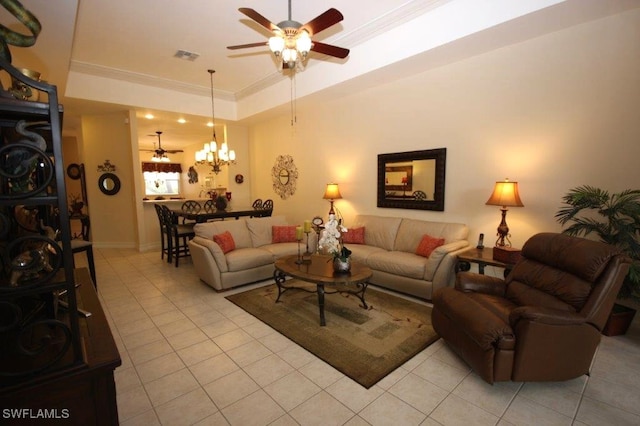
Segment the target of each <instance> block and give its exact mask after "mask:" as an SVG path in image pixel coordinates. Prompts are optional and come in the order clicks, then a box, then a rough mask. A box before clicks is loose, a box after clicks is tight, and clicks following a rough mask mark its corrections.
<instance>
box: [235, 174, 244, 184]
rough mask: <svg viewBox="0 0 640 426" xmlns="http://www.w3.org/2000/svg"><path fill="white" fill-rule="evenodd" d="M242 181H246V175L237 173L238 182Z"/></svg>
mask: <svg viewBox="0 0 640 426" xmlns="http://www.w3.org/2000/svg"><path fill="white" fill-rule="evenodd" d="M242 182H244V176H242V175H241V174H237V175H236V183H242Z"/></svg>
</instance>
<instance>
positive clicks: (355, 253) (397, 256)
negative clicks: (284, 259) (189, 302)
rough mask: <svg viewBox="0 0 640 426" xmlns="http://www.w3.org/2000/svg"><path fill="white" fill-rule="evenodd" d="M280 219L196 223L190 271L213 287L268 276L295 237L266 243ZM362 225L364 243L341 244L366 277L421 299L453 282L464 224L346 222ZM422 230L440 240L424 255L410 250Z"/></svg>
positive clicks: (361, 218) (464, 245) (294, 248)
mask: <svg viewBox="0 0 640 426" xmlns="http://www.w3.org/2000/svg"><path fill="white" fill-rule="evenodd" d="M282 225H287V221H286V219H285V217H284V216H272V217H264V218H251V219H239V220H225V221H217V222H207V223H199V224H196V225H195V226H194V231H195V234H196V236H195V237H194V238H193V239H192V240H191V241H189V250H190V251H191V258H192V260H193V264H194V266H195V269H196V273H197V274H198V276H199V277H200V279H201V280H202V281H204V282H205V283H207V284H208V285H210V286H211V287H213V288H214V289H216V290H219V291H221V290H226V289H229V288H232V287H236V286H239V285H243V284H248V283H252V282H256V281H261V280H266V279H269V278H271V277H272V276H273V271H274V267H273V264H274V262H275V260H276V259H277V258H279V257H281V256H285V255H290V254H297V253H298V244H297V243H295V242H286V243H275V244H274V243H272V238H273V236H272V227H273V226H282ZM362 226H364V244H354V243H347V244H345V245H346V246H347V247H348V248H349V249H350V250H351V251H352V258H353V259H354V260H356V261H360V262H363V263H365V264H366V265H367V266H369V267H370V268H371V269H372V270H373V277H372V278H371V281H370V283H371V284H375V285H378V286H380V287H385V288H388V289H392V290H396V291H399V292H402V293H406V294H410V295H413V296H416V297H419V298H422V299H426V300H431V295H432V293H433V291H434V290H435V289H437V288H440V287H445V286H448V285H453V280H454V264H455V261H456V254H457V253H459V252H461V251H464V250H466V249H468V248H469V243H468V242H467V240H466V238H467V234H468V232H469V230H468V228H467V226H466V225H463V224H459V223H446V222H428V221H423V220H415V219H404V218H400V217H382V216H372V215H358V216H356V219H355V221H354V223H353V224H352V225H350V226H348V228H356V227H362ZM225 231H229V233H231V235H232V236H233V240H234V242H235V246H236V248H235V249H234V250H232V251H230V252H228V253H226V254H225V253H223V252H222V249H221V248H220V246H219V245H218V244H217V243H215V242H214V241H213V236H214V235H217V234H222V233H223V232H225ZM425 234H428V235H430V236H432V237H436V238H444V240H445V242H444V245H442V246H440V247H438V248H436V249H435V250H434V251H433V252H432V253H431V255H430V256H429V257H428V258H426V257H422V256H418V255H417V254H415V252H416V248H417V247H418V244H419V243H420V240H421V239H422V236H423V235H425ZM314 237H315V235H314V234H312V235H311V237H310V238H309V241H310V250H311V251H314V250H315V247H316V244H315V243H316V241H315V238H314ZM301 248H302V250H304V249H305V247H304V246H302V247H301Z"/></svg>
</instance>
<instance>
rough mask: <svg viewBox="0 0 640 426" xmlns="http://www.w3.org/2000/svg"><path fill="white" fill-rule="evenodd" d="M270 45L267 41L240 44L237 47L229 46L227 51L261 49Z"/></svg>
mask: <svg viewBox="0 0 640 426" xmlns="http://www.w3.org/2000/svg"><path fill="white" fill-rule="evenodd" d="M267 44H268V43H267V42H266V41H262V42H260V43H249V44H238V45H236V46H227V49H231V50H236V49H246V48H248V47H259V46H266V45H267Z"/></svg>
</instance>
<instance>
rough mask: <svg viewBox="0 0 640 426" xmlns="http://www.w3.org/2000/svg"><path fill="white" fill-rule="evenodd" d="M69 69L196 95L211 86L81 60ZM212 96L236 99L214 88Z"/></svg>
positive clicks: (206, 90) (229, 99) (207, 91)
mask: <svg viewBox="0 0 640 426" xmlns="http://www.w3.org/2000/svg"><path fill="white" fill-rule="evenodd" d="M69 71H73V72H77V73H81V74H86V75H93V76H96V77H103V78H108V79H113V80H120V81H125V82H128V83H134V84H141V85H144V86H151V87H158V88H161V89H167V90H173V91H176V92H180V93H186V94H192V95H198V96H205V97H209V96H211V88H210V87H203V86H197V85H195V84H188V83H183V82H180V81H176V80H170V79H167V78H160V77H155V76H152V75H148V74H141V73H135V72H130V71H124V70H121V69H117V68H111V67H105V66H102V65H96V64H90V63H87V62H81V61H71V66H70V67H69ZM213 92H214V96H215V97H216V98H218V99H225V100H228V101H233V102H235V101H236V97H235V95H234V94H233V93H231V92H227V91H223V90H218V89H215V88H214V91H213Z"/></svg>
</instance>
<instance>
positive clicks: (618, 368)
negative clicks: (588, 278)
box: [76, 249, 640, 426]
mask: <svg viewBox="0 0 640 426" xmlns="http://www.w3.org/2000/svg"><path fill="white" fill-rule="evenodd" d="M95 254H96V267H97V271H98V289H99V294H100V297H101V300H102V302H103V305H104V307H105V311H106V313H107V317H108V318H109V321H110V325H111V329H112V332H113V335H114V337H115V340H116V343H117V345H118V348H119V350H120V355H121V357H122V366H121V367H119V368H118V369H116V371H115V380H116V388H117V401H118V412H119V417H120V422H121V424H122V425H154V424H162V425H191V424H197V425H240V426H247V425H296V424H301V425H350V426H356V425H598V426H599V425H640V321H638V320H636V321H635V323H634V325H633V326H632V329H631V330H630V331H629V332H628V333H627V335H625V336H619V337H604V336H603V339H602V344H601V346H600V348H599V351H598V353H597V356H596V359H595V363H594V366H593V369H592V374H591V376H590V377H586V376H585V377H580V378H578V379H575V380H571V381H567V382H560V383H498V384H495V385H493V386H490V385H488V384H486V383H485V382H483V381H482V380H481V379H479V378H478V376H477V375H475V374H474V373H473V372H471V371H470V369H469V368H468V367H467V366H466V365H465V364H464V363H463V362H462V361H461V360H460V359H459V358H458V357H457V356H456V355H455V354H453V353H452V352H451V351H450V350H449V348H448V347H447V346H446V344H445V343H443V342H442V340H439V341H438V342H436V343H434V344H433V345H431V346H430V347H429V348H427V349H425V350H424V351H423V352H422V353H420V354H418V355H416V356H415V357H414V358H413V359H411V360H409V361H408V362H407V363H406V364H404V365H403V366H401V367H400V368H398V369H397V370H396V371H394V372H393V373H391V374H390V375H389V376H387V377H386V378H384V379H383V380H382V381H380V382H379V383H378V384H376V385H374V386H373V387H372V388H370V389H368V390H366V389H364V388H363V387H361V386H360V385H358V384H357V383H355V382H353V381H352V380H351V379H349V378H347V377H346V376H344V375H343V374H342V373H340V372H338V371H336V370H335V369H333V368H332V367H330V366H329V365H327V364H326V363H324V362H323V361H321V360H320V359H318V358H316V357H315V356H313V355H311V354H309V353H308V352H306V351H305V350H304V349H302V348H300V347H299V346H297V345H296V344H295V343H293V342H291V341H289V340H288V339H287V338H285V337H283V336H282V335H280V334H279V333H277V332H275V331H273V330H272V329H271V328H270V327H268V326H266V325H264V324H263V323H261V322H260V321H258V320H256V319H255V318H254V317H252V316H251V315H249V314H247V313H246V312H244V311H243V310H242V309H240V308H238V307H236V306H235V305H234V304H232V303H230V302H228V301H227V300H226V299H225V296H227V295H228V294H231V293H232V292H226V293H217V292H215V291H214V290H213V289H211V288H210V287H208V286H207V285H205V284H204V283H202V282H201V281H199V279H198V278H197V276H196V274H195V271H194V268H193V265H192V263H191V261H190V259H186V260H185V261H184V262H182V263H181V265H180V267H179V268H175V267H174V266H173V265H169V264H167V263H166V262H164V261H161V260H160V254H159V252H157V251H154V252H147V253H139V252H137V251H134V250H105V249H102V250H96V253H95ZM83 258H84V256H82V255H77V259H76V260H77V262H78V263H79V264H82V261H83ZM248 288H249V287H246V286H245V287H243V288H241V289H240V290H236V291H244V290H246V289H248Z"/></svg>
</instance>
